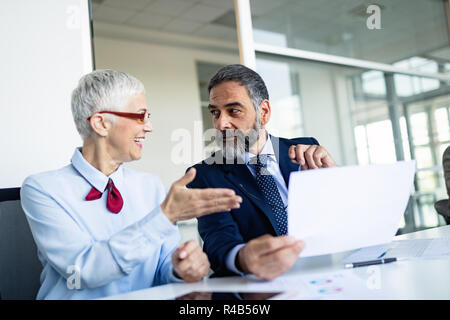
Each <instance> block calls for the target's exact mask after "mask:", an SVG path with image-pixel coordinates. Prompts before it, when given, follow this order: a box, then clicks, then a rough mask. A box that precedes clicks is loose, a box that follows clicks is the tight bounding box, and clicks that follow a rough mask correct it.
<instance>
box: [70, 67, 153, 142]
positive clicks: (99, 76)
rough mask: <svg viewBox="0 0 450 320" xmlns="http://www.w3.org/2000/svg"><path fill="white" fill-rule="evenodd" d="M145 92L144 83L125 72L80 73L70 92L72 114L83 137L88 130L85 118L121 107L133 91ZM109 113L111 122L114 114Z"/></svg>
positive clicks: (89, 132) (88, 125)
mask: <svg viewBox="0 0 450 320" xmlns="http://www.w3.org/2000/svg"><path fill="white" fill-rule="evenodd" d="M141 93H145V89H144V85H143V84H142V82H140V81H139V80H138V79H136V78H135V77H133V76H132V75H129V74H127V73H125V72H120V71H115V70H96V71H93V72H91V73H88V74H86V75H84V76H83V77H82V78H81V79H80V81H79V82H78V86H77V87H76V88H75V89H74V90H73V92H72V101H71V106H72V115H73V120H74V121H75V126H76V127H77V130H78V133H79V134H80V135H81V138H82V139H83V140H84V139H86V138H87V137H89V136H90V135H91V134H92V132H93V131H92V129H91V126H90V124H89V121H88V120H87V118H89V117H90V116H92V115H93V114H94V113H96V112H100V111H103V110H108V111H121V110H122V109H123V108H124V107H125V106H126V105H127V104H128V103H129V101H130V98H131V97H132V96H134V95H136V94H141ZM105 115H106V116H109V117H110V119H111V121H113V122H114V116H112V115H109V114H105Z"/></svg>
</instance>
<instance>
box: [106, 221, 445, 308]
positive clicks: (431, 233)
mask: <svg viewBox="0 0 450 320" xmlns="http://www.w3.org/2000/svg"><path fill="white" fill-rule="evenodd" d="M442 237H450V225H448V226H444V227H439V228H433V229H428V230H424V231H419V232H414V233H409V234H405V235H401V236H398V237H396V238H395V240H404V239H420V238H422V239H423V238H442ZM349 254H350V252H345V253H340V254H332V255H325V256H318V257H310V258H303V259H301V258H300V259H299V260H298V261H297V262H296V264H295V265H294V266H293V267H292V268H291V270H289V271H288V272H287V273H286V274H284V275H282V276H281V277H287V276H289V275H293V274H313V273H321V272H330V271H337V270H342V269H343V264H342V262H341V261H342V259H343V258H344V257H346V256H347V255H349ZM351 270H352V272H353V273H354V274H355V275H356V276H358V277H360V278H362V279H364V280H366V279H368V277H369V276H370V274H368V269H367V267H361V268H355V269H351ZM380 270H381V274H380V275H381V277H380V278H381V286H380V289H379V290H380V294H381V296H382V297H383V299H450V272H449V270H450V259H427V260H425V259H424V260H409V261H408V260H406V261H397V262H395V263H389V264H385V265H380ZM249 281H251V280H249V279H247V278H245V277H226V278H213V279H209V278H208V279H204V280H203V281H200V282H197V283H192V284H191V283H189V284H188V283H177V284H168V285H163V286H158V287H153V288H149V289H145V290H139V291H134V292H130V293H127V294H122V295H117V296H113V297H108V298H107V299H136V300H140V299H148V300H153V299H157V300H160V299H171V298H174V297H176V296H179V295H182V294H185V293H188V292H191V291H225V292H226V291H242V292H244V291H246V290H245V287H246V285H247V284H248V282H249Z"/></svg>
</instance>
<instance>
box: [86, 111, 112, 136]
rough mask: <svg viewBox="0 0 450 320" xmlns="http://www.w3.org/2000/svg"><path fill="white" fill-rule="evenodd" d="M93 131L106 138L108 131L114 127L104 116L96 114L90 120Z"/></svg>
mask: <svg viewBox="0 0 450 320" xmlns="http://www.w3.org/2000/svg"><path fill="white" fill-rule="evenodd" d="M89 122H90V124H91V128H92V130H94V132H96V133H97V134H98V135H99V136H101V137H106V136H107V135H108V131H109V129H110V128H111V126H112V123H111V121H109V120H108V119H107V118H106V117H105V116H104V115H102V114H100V113H95V114H93V115H92V116H91V118H90V119H89Z"/></svg>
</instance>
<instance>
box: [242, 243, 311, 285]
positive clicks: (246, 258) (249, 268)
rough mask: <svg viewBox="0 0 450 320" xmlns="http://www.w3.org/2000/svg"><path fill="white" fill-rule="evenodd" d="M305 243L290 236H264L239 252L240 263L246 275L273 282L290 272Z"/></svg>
mask: <svg viewBox="0 0 450 320" xmlns="http://www.w3.org/2000/svg"><path fill="white" fill-rule="evenodd" d="M304 247H305V243H304V242H303V241H300V240H295V239H294V238H292V237H289V236H280V237H273V236H271V235H264V236H261V237H258V238H255V239H253V240H251V241H249V242H248V243H247V244H246V245H245V246H244V247H242V248H241V249H240V250H239V252H238V261H239V264H240V266H241V268H242V271H244V272H245V273H252V274H254V275H256V276H257V277H260V278H263V279H266V280H272V279H274V278H276V277H278V276H279V275H281V274H283V273H285V272H286V271H287V270H289V269H290V268H291V267H292V265H293V264H294V263H295V261H296V260H297V258H298V256H299V254H300V252H301V251H302V250H303V248H304Z"/></svg>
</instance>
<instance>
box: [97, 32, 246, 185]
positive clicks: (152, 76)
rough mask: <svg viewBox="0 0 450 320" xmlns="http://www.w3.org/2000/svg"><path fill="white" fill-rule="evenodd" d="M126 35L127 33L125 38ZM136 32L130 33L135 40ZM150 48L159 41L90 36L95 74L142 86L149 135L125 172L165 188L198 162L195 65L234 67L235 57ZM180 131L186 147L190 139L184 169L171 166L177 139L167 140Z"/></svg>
mask: <svg viewBox="0 0 450 320" xmlns="http://www.w3.org/2000/svg"><path fill="white" fill-rule="evenodd" d="M102 27H103V26H102ZM95 30H97V29H96V25H94V31H95ZM121 31H123V28H122V30H121ZM132 31H133V30H131V29H130V28H127V32H132ZM139 32H141V31H139V30H137V29H136V34H137V33H139ZM102 33H105V32H102ZM155 42H159V41H156V40H155V41H152V42H146V41H137V40H136V41H129V40H124V39H120V38H113V37H111V36H109V35H107V36H104V35H98V34H96V36H95V45H94V47H95V60H96V68H97V69H107V68H109V69H117V70H120V71H124V72H128V73H130V74H132V75H134V76H135V77H137V78H138V79H140V80H141V81H142V82H143V84H144V86H145V88H146V92H147V100H148V106H149V110H150V112H151V114H152V115H151V120H152V124H153V128H154V131H153V133H150V134H148V139H147V140H146V141H145V143H144V148H143V157H142V159H141V160H139V161H136V162H132V163H129V164H127V166H129V167H131V168H135V169H138V170H142V171H146V172H152V173H155V174H157V175H158V176H159V177H160V178H161V179H162V181H163V183H164V185H165V186H166V188H169V187H170V185H171V183H172V182H173V181H174V180H176V179H178V178H180V177H181V176H182V175H183V174H184V173H185V170H186V168H187V167H188V166H190V165H192V164H194V163H195V162H198V161H201V160H202V159H203V142H202V132H201V128H202V127H201V120H202V119H201V111H200V93H199V87H198V79H197V73H196V61H205V62H212V63H219V64H230V63H239V56H238V54H237V52H236V54H232V53H220V52H217V51H213V50H205V49H193V48H189V47H186V46H182V47H177V46H174V45H166V44H161V43H160V44H156V43H155ZM179 43H183V42H182V41H179ZM228 51H229V50H228ZM180 129H181V130H183V129H184V130H187V132H188V133H189V135H188V136H186V137H185V139H186V141H188V140H189V139H192V140H191V141H192V143H190V144H188V146H190V150H191V155H190V156H189V154H186V160H187V161H185V162H184V163H175V162H176V161H177V157H175V159H172V158H174V157H172V152H174V150H176V147H177V146H179V144H180V140H179V139H180V138H179V137H178V139H176V140H171V139H172V137H174V138H176V136H173V135H174V134H176V133H177V132H180Z"/></svg>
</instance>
